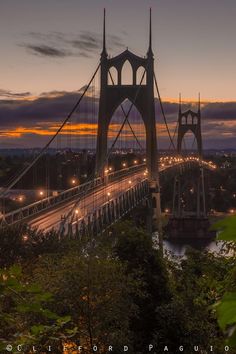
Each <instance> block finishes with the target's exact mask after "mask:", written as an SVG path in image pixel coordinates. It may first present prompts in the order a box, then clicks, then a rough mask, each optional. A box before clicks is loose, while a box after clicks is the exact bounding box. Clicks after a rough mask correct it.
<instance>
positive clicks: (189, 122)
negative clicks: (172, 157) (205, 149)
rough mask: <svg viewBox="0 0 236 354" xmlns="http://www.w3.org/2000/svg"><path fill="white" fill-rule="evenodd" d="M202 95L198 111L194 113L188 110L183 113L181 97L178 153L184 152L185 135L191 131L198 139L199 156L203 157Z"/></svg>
mask: <svg viewBox="0 0 236 354" xmlns="http://www.w3.org/2000/svg"><path fill="white" fill-rule="evenodd" d="M200 105H201V104H200V95H199V101H198V111H197V112H193V111H192V110H190V109H189V110H187V111H185V112H182V109H181V97H180V101H179V117H178V138H177V152H178V153H179V154H181V152H182V141H183V138H184V136H185V134H186V133H187V132H188V131H191V132H192V133H193V135H194V136H195V138H196V142H197V148H198V156H199V157H200V158H201V157H202V133H201V109H200Z"/></svg>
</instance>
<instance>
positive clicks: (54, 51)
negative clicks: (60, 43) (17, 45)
mask: <svg viewBox="0 0 236 354" xmlns="http://www.w3.org/2000/svg"><path fill="white" fill-rule="evenodd" d="M24 47H25V48H26V49H28V50H29V51H30V52H31V53H32V54H35V55H41V56H47V57H53V58H55V57H57V58H64V57H66V56H68V55H70V53H69V52H68V51H66V50H63V49H58V48H54V47H50V46H48V45H32V44H25V45H24Z"/></svg>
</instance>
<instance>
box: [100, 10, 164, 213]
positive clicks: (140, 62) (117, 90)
mask: <svg viewBox="0 0 236 354" xmlns="http://www.w3.org/2000/svg"><path fill="white" fill-rule="evenodd" d="M105 16H106V13H105V10H104V22H103V49H102V53H101V59H100V60H101V77H100V100H99V113H98V136H97V149H96V174H97V175H101V174H103V171H104V167H105V166H106V164H107V161H106V160H107V140H108V129H109V124H110V121H111V118H112V116H113V114H114V112H115V110H116V109H117V107H118V106H119V105H120V104H121V103H122V102H123V101H124V100H126V99H129V100H130V101H131V102H132V103H133V105H134V106H135V107H136V108H137V110H138V111H139V112H140V114H141V116H142V119H143V122H144V126H145V133H146V153H147V168H148V176H149V180H150V187H151V192H152V195H153V204H154V209H155V210H156V212H154V215H156V217H157V218H160V188H159V173H158V156H157V138H156V120H155V104H154V87H153V85H154V55H153V51H152V23H151V21H152V18H151V9H150V22H149V47H148V51H147V55H146V57H140V56H137V55H136V54H134V53H132V52H131V51H129V49H128V48H127V49H126V50H125V51H123V52H122V53H120V54H119V55H117V56H115V57H112V58H110V57H108V53H107V49H106V18H105ZM127 61H128V62H129V64H130V66H131V70H132V82H131V84H129V85H127V84H123V80H122V68H123V66H124V64H125V63H126V62H127ZM111 68H113V72H114V70H115V72H116V79H117V80H116V82H115V85H113V84H112V85H110V84H109V80H108V78H109V73H110V69H111ZM140 68H141V69H143V70H145V81H143V82H137V72H138V70H139V69H140ZM143 77H144V75H143Z"/></svg>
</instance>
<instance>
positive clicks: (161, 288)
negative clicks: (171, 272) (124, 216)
mask: <svg viewBox="0 0 236 354" xmlns="http://www.w3.org/2000/svg"><path fill="white" fill-rule="evenodd" d="M111 237H114V239H115V245H114V253H115V255H116V256H118V258H119V259H120V260H121V261H122V262H124V263H125V264H127V272H128V274H131V275H132V276H133V277H135V278H136V279H140V280H141V281H142V282H143V284H144V291H145V294H146V296H145V297H141V298H140V297H139V296H134V301H135V303H136V305H137V307H138V318H136V317H135V318H133V321H132V322H131V329H132V331H133V333H134V343H135V352H136V353H138V352H140V350H144V349H145V348H148V344H149V343H151V341H152V339H153V335H154V332H155V329H156V327H157V325H158V323H159V319H158V318H157V316H156V314H155V310H156V307H157V306H158V305H160V306H161V305H163V304H165V303H168V301H169V300H170V297H171V289H170V286H169V281H168V273H167V268H166V264H165V262H164V261H163V258H162V256H161V254H160V253H159V251H158V250H157V249H154V247H153V242H152V237H151V235H149V234H148V233H146V232H145V231H144V230H142V229H140V228H137V227H135V226H134V225H133V224H132V223H131V222H123V223H120V224H118V225H117V226H116V227H115V228H114V230H113V232H112V235H111Z"/></svg>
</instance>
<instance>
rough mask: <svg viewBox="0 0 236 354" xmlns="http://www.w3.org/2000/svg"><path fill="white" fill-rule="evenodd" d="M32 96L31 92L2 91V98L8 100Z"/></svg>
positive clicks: (0, 92)
mask: <svg viewBox="0 0 236 354" xmlns="http://www.w3.org/2000/svg"><path fill="white" fill-rule="evenodd" d="M30 95H31V93H30V92H12V91H9V90H3V89H0V97H7V98H26V97H29V96H30Z"/></svg>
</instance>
